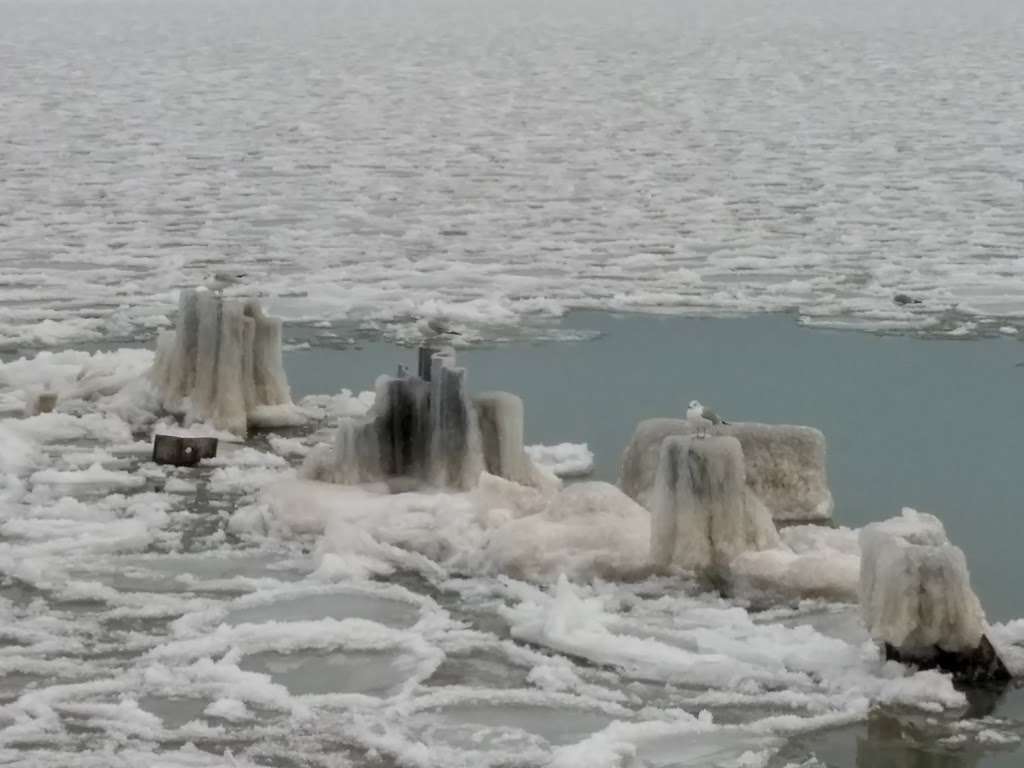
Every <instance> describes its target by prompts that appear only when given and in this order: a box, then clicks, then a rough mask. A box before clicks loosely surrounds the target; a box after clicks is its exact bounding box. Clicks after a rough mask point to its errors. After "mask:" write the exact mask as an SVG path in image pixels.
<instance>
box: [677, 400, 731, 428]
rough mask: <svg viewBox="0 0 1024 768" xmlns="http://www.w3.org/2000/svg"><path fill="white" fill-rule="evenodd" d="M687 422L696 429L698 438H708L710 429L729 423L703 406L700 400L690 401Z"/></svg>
mask: <svg viewBox="0 0 1024 768" xmlns="http://www.w3.org/2000/svg"><path fill="white" fill-rule="evenodd" d="M686 420H687V421H688V422H689V423H690V425H691V426H693V427H695V428H696V430H697V437H707V434H708V427H717V426H718V425H719V424H728V423H729V422H728V421H726V420H725V419H723V418H722V417H721V416H719V415H718V414H717V413H715V412H714V411H713V410H711V409H710V408H708V407H707V406H704V405H701V404H700V401H699V400H691V401H690V407H689V408H687V409H686Z"/></svg>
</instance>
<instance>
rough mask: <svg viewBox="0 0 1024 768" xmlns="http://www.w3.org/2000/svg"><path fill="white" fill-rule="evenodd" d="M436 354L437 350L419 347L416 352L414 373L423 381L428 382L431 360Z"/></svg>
mask: <svg viewBox="0 0 1024 768" xmlns="http://www.w3.org/2000/svg"><path fill="white" fill-rule="evenodd" d="M436 352H437V350H436V349H434V348H433V347H420V348H419V349H418V350H417V351H416V373H417V375H418V376H419V377H420V378H421V379H423V380H424V381H430V368H431V366H432V365H433V360H432V358H433V357H434V354H435V353H436Z"/></svg>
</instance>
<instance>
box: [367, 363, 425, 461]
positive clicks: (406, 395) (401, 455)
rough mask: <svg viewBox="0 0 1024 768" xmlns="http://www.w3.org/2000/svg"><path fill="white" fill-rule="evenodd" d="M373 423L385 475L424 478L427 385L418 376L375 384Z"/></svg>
mask: <svg viewBox="0 0 1024 768" xmlns="http://www.w3.org/2000/svg"><path fill="white" fill-rule="evenodd" d="M377 396H378V398H379V399H380V403H381V407H380V412H379V413H378V414H377V417H376V419H375V420H374V424H375V426H376V432H377V448H378V450H379V451H380V471H381V473H382V474H383V475H384V477H417V478H421V479H427V474H428V467H429V464H430V400H429V397H430V385H429V384H427V383H426V382H425V381H422V380H420V379H418V378H412V377H406V378H401V379H385V380H384V381H383V382H382V383H380V384H378V392H377Z"/></svg>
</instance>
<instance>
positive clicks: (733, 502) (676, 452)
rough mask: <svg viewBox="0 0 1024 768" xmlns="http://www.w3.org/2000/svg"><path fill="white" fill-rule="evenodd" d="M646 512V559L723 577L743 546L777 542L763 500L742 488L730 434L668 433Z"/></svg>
mask: <svg viewBox="0 0 1024 768" xmlns="http://www.w3.org/2000/svg"><path fill="white" fill-rule="evenodd" d="M654 486H655V487H654V502H653V504H652V513H651V560H652V564H653V565H654V566H656V567H659V568H666V567H669V566H679V567H682V568H687V569H692V570H696V571H698V572H701V573H703V574H704V575H705V576H707V577H709V578H711V579H712V580H713V581H719V580H726V579H727V578H728V575H729V571H728V569H729V565H730V564H731V563H732V561H733V560H734V559H735V558H736V557H737V556H738V555H740V554H742V553H743V552H747V551H750V550H762V549H767V548H770V547H772V546H777V545H778V543H779V536H778V531H776V530H775V525H774V524H773V523H772V520H771V516H770V514H769V513H768V510H767V509H766V508H765V507H764V505H763V504H761V503H760V501H759V500H758V499H757V497H756V496H754V495H753V494H752V493H751V492H750V491H749V490H748V488H747V477H746V468H745V465H744V460H743V450H742V448H741V447H740V442H739V440H737V439H736V438H735V437H708V438H697V437H670V438H668V439H666V440H665V441H664V442H663V443H662V446H661V455H660V459H659V462H658V472H657V476H656V479H655V482H654Z"/></svg>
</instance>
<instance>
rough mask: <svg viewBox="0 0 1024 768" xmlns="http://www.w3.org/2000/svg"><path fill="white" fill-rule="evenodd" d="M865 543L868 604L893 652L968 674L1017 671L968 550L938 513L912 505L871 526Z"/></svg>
mask: <svg viewBox="0 0 1024 768" xmlns="http://www.w3.org/2000/svg"><path fill="white" fill-rule="evenodd" d="M860 547H861V568H860V604H861V610H862V611H863V614H864V621H865V624H866V625H867V628H868V631H869V632H870V633H871V636H872V637H873V638H874V639H875V640H877V641H878V642H880V643H883V644H884V645H885V649H886V655H887V656H888V657H890V658H895V659H898V660H900V661H907V662H911V663H915V664H918V665H921V666H926V667H933V666H937V667H939V668H941V669H944V670H946V671H949V672H952V673H953V674H954V675H955V676H957V677H959V678H963V679H970V680H991V679H1005V678H1008V677H1009V673H1008V672H1007V669H1006V666H1005V665H1004V664H1003V662H1002V660H1001V659H1000V658H999V656H998V654H997V653H996V652H995V649H994V648H993V647H992V644H991V643H990V642H989V640H988V638H987V637H986V636H985V631H986V622H985V613H984V611H983V609H982V607H981V602H980V601H979V600H978V597H977V596H976V595H975V594H974V591H973V590H972V589H971V581H970V574H969V573H968V571H967V560H966V559H965V558H964V553H963V552H962V551H961V550H960V548H959V547H956V546H953V544H951V543H950V542H949V539H948V538H947V537H946V531H945V528H944V527H943V525H942V523H941V521H939V519H938V518H936V517H934V516H933V515H928V514H923V513H919V512H915V511H914V510H911V509H905V510H904V511H903V515H902V517H898V518H893V519H892V520H886V521H885V522H882V523H871V524H870V525H867V526H865V527H864V528H863V529H862V530H861V532H860Z"/></svg>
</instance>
